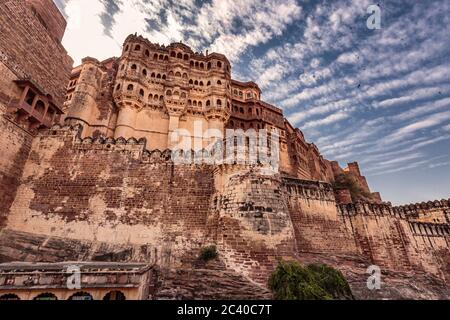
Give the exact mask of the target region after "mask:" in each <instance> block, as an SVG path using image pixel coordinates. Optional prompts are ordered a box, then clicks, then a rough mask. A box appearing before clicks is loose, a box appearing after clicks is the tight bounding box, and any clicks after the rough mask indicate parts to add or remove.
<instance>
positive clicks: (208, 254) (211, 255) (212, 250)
mask: <svg viewBox="0 0 450 320" xmlns="http://www.w3.org/2000/svg"><path fill="white" fill-rule="evenodd" d="M217 255H218V254H217V249H216V246H210V247H206V248H203V249H202V250H201V251H200V257H199V259H200V260H203V261H205V262H208V261H210V260H214V259H216V258H217Z"/></svg>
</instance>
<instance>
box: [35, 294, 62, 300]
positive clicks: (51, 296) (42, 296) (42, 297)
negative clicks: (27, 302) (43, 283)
mask: <svg viewBox="0 0 450 320" xmlns="http://www.w3.org/2000/svg"><path fill="white" fill-rule="evenodd" d="M33 300H37V301H54V300H58V298H57V297H56V296H55V295H54V294H53V293H49V292H46V293H41V294H40V295H37V296H36V297H34V299H33Z"/></svg>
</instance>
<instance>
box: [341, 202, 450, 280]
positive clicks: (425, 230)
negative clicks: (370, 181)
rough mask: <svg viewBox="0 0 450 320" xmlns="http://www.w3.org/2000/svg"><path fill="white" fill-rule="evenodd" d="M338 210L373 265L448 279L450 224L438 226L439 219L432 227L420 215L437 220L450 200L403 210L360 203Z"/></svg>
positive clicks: (408, 207) (413, 206)
mask: <svg viewBox="0 0 450 320" xmlns="http://www.w3.org/2000/svg"><path fill="white" fill-rule="evenodd" d="M338 209H339V213H340V215H341V217H342V219H343V221H344V223H345V225H346V227H347V229H348V230H349V231H350V232H351V234H353V237H354V238H355V241H356V243H357V246H358V248H359V249H360V250H361V251H362V253H363V254H364V255H365V256H367V257H368V258H369V259H370V261H371V262H372V263H373V264H375V265H378V266H380V267H382V268H387V269H390V270H397V271H405V272H412V271H414V272H425V273H430V274H434V275H435V276H437V277H440V278H442V279H448V275H449V274H450V273H449V271H450V269H449V266H450V265H449V262H450V259H449V258H450V255H449V253H448V246H449V239H450V233H449V231H450V228H449V226H448V223H438V222H437V221H438V220H437V219H438V218H435V221H436V222H433V223H431V222H423V221H420V220H419V219H417V217H418V216H419V212H420V213H421V215H423V216H425V215H427V216H428V215H434V216H436V210H437V209H440V210H442V212H444V211H446V210H448V201H447V200H442V201H437V202H435V203H433V202H430V203H429V204H425V205H423V204H422V205H421V204H417V205H411V206H404V207H392V206H391V205H389V204H382V205H376V204H367V203H366V204H361V203H357V204H348V205H340V206H339V207H338ZM427 211H428V212H427ZM441 219H442V218H441Z"/></svg>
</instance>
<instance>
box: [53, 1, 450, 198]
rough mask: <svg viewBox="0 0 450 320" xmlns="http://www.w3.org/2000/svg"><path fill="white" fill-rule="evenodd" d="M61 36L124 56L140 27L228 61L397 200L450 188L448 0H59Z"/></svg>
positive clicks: (75, 52) (312, 137)
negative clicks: (376, 21) (375, 20)
mask: <svg viewBox="0 0 450 320" xmlns="http://www.w3.org/2000/svg"><path fill="white" fill-rule="evenodd" d="M55 2H56V3H57V5H58V6H59V8H60V9H61V10H62V11H63V12H64V14H65V15H66V17H67V18H68V29H67V32H66V36H65V38H64V41H63V44H64V46H65V47H66V48H67V50H68V51H69V54H71V55H72V57H73V58H74V60H75V63H79V62H80V60H81V58H83V57H85V56H93V57H96V58H98V59H105V58H108V57H111V56H118V55H120V52H121V44H122V43H123V40H124V39H125V38H126V36H127V35H128V34H130V33H135V32H137V33H138V34H142V35H144V36H145V37H147V38H148V39H149V40H150V41H152V42H155V43H160V44H168V43H170V42H174V41H180V40H181V41H183V42H184V43H187V44H188V45H190V46H191V47H193V49H194V50H196V51H206V50H209V51H210V52H211V51H217V52H221V53H224V54H226V55H227V56H228V58H229V59H230V60H231V61H232V64H233V70H232V72H233V78H235V79H238V80H254V81H256V82H258V83H259V84H260V86H261V88H262V90H263V99H264V100H266V101H268V102H270V103H273V104H275V105H277V106H279V107H282V108H283V109H284V112H285V115H286V117H287V118H288V119H289V120H290V121H291V122H292V123H293V124H294V125H295V126H298V127H299V128H300V129H301V130H302V131H303V132H304V133H305V136H306V137H307V139H308V140H309V141H311V142H315V143H316V144H317V145H318V146H319V148H320V150H321V152H322V153H323V154H324V156H325V157H327V158H328V159H334V160H338V161H339V162H340V163H341V165H345V164H346V163H347V162H351V161H358V162H360V165H361V167H362V170H363V172H364V173H365V174H366V176H367V178H368V180H369V184H370V186H371V188H372V189H373V190H376V191H380V192H381V193H382V196H383V198H384V199H385V200H386V201H392V202H393V203H395V204H402V203H410V202H419V201H426V200H434V199H442V198H449V197H450V1H448V0H440V1H439V0H436V1H433V0H430V1H428V0H427V1H414V0H408V1H405V0H389V1H377V2H376V4H378V5H379V6H380V8H381V29H380V30H369V29H368V28H367V25H366V20H367V18H368V17H369V14H367V8H368V7H369V6H370V5H371V4H373V3H372V2H371V1H366V0H353V1H350V0H335V1H326V0H322V1H316V0H310V1H295V0H266V1H261V0H245V1H244V0H242V1H236V0H217V1H216V0H213V1H199V0H186V1H179V0H178V1H176V0H151V1H150V0H55Z"/></svg>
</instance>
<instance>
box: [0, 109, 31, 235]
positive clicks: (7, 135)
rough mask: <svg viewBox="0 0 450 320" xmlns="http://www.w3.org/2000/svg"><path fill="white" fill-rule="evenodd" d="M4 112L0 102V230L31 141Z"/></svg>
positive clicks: (13, 196) (29, 135) (17, 184)
mask: <svg viewBox="0 0 450 320" xmlns="http://www.w3.org/2000/svg"><path fill="white" fill-rule="evenodd" d="M5 110H6V107H5V106H4V105H3V104H2V102H1V101H0V144H1V145H2V146H4V148H3V149H2V155H1V157H0V229H1V228H2V227H3V226H4V224H5V220H6V215H7V213H8V211H9V207H10V206H11V204H12V202H13V201H14V198H15V195H16V190H17V188H18V186H19V181H20V176H21V174H22V170H23V167H24V165H25V162H26V160H27V157H28V153H29V151H30V148H31V141H32V139H33V137H32V136H31V134H30V133H28V132H27V131H25V130H23V129H22V128H20V127H19V126H17V125H16V124H15V123H14V122H12V121H10V120H9V119H8V118H6V117H5V116H4V115H5Z"/></svg>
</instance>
